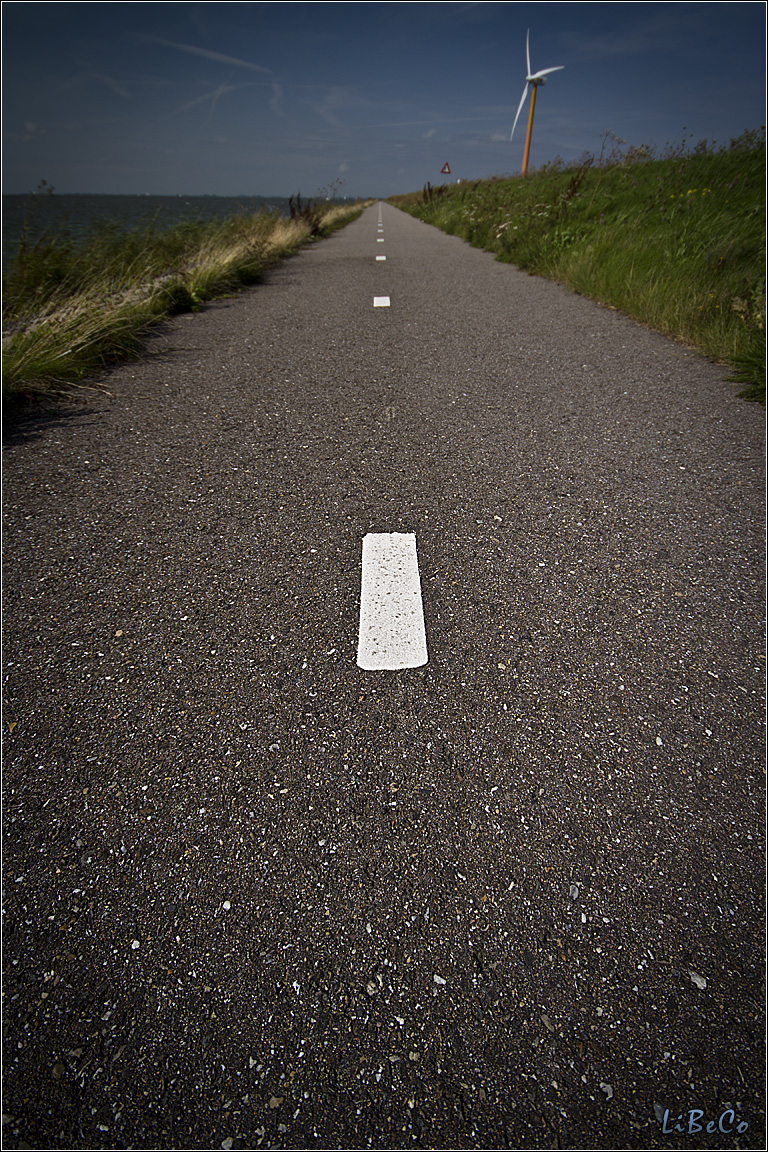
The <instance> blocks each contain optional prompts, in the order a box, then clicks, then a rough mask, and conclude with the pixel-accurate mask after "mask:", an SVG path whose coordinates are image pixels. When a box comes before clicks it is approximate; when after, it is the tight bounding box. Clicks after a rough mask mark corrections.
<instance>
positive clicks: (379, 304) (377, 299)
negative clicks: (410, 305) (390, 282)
mask: <svg viewBox="0 0 768 1152" xmlns="http://www.w3.org/2000/svg"><path fill="white" fill-rule="evenodd" d="M373 306H374V308H389V296H374V298H373Z"/></svg>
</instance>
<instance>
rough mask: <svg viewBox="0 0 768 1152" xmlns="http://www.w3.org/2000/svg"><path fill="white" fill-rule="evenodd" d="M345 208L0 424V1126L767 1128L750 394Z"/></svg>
mask: <svg viewBox="0 0 768 1152" xmlns="http://www.w3.org/2000/svg"><path fill="white" fill-rule="evenodd" d="M378 214H379V209H378V207H377V206H376V205H373V206H372V207H370V208H369V209H367V210H366V211H365V212H364V214H363V215H362V217H361V218H360V219H359V220H357V221H356V222H354V223H353V224H351V225H349V226H348V227H347V228H345V229H343V230H342V231H340V232H338V233H336V234H334V235H333V236H332V237H330V238H329V239H327V240H325V241H322V242H321V243H319V244H317V245H315V246H312V247H310V248H308V249H305V250H304V251H303V252H302V253H301V254H300V255H298V256H297V257H295V258H294V259H292V260H291V261H289V262H288V263H286V264H285V265H283V266H282V267H280V268H279V269H277V270H276V271H274V272H273V273H271V274H270V275H269V276H268V278H267V280H266V282H265V283H264V284H263V285H260V286H258V287H256V288H254V289H252V290H250V291H248V292H246V293H243V294H242V295H241V296H239V297H237V298H233V299H229V300H225V301H221V302H219V303H216V304H215V305H213V306H211V307H209V308H207V309H206V310H205V311H204V312H203V313H201V314H199V315H190V316H181V317H178V318H177V319H175V320H174V321H172V322H171V323H169V324H168V325H167V326H166V327H165V328H164V329H163V331H162V332H161V333H160V334H159V335H157V336H156V337H155V338H154V339H153V341H152V343H151V345H150V347H149V349H148V352H147V355H146V356H145V357H144V359H143V360H142V361H140V362H138V363H134V364H130V365H127V366H125V367H122V368H120V369H119V370H117V371H114V372H112V373H111V374H109V376H107V377H105V378H104V380H103V384H104V385H105V386H106V387H107V388H108V389H109V392H110V396H103V395H100V394H96V393H94V394H84V399H83V403H82V404H81V405H79V406H76V407H75V406H73V407H70V408H68V409H65V410H64V409H63V410H61V411H57V412H48V413H38V414H36V415H29V416H27V417H25V418H24V419H19V420H15V421H9V422H8V423H7V426H6V446H5V452H4V460H5V463H4V505H5V575H4V603H5V616H4V626H5V667H4V672H5V698H4V714H3V734H4V744H5V770H4V771H5V775H4V785H5V805H4V819H5V855H4V873H5V888H4V916H5V920H4V941H3V943H4V948H3V964H4V973H5V982H6V983H5V987H6V1003H5V1043H4V1053H3V1056H4V1066H5V1096H4V1105H3V1108H4V1120H3V1124H4V1130H3V1133H4V1135H3V1139H4V1147H7V1148H17V1147H19V1148H21V1147H32V1148H127V1147H132V1148H195V1149H196V1148H213V1149H218V1148H225V1149H226V1148H230V1147H232V1148H244V1147H248V1148H255V1147H263V1148H269V1147H273V1148H274V1147H286V1148H305V1147H308V1148H314V1147H318V1148H336V1147H338V1148H367V1147H374V1148H400V1147H406V1146H407V1147H411V1146H415V1147H427V1148H505V1147H513V1148H538V1147H546V1148H551V1147H561V1148H565V1147H573V1148H657V1147H658V1148H670V1147H672V1148H674V1147H680V1148H694V1147H718V1148H737V1147H740V1148H762V1147H764V1107H763V1104H764V1101H763V1086H764V1083H763V1067H764V1065H763V1051H762V1041H763V1029H764V1016H763V1007H762V976H763V955H762V952H763V936H762V904H763V892H764V880H763V860H764V839H763V832H764V827H763V786H764V743H763V717H764V701H763V695H762V693H763V686H764V647H763V636H764V622H763V621H764V613H763V603H764V600H763V589H762V574H763V541H762V529H763V524H764V519H763V517H764V475H763V460H764V455H763V451H764V449H763V416H764V413H763V411H762V409H760V408H758V407H757V406H755V405H751V404H747V403H745V402H744V401H742V400H739V399H738V398H737V396H736V389H735V388H734V386H733V385H731V384H727V383H725V381H724V377H725V375H726V373H725V370H723V369H720V368H717V367H716V366H713V365H712V364H709V363H708V362H706V361H705V360H703V359H702V358H700V357H698V356H696V355H694V354H692V353H690V352H688V351H686V350H685V349H683V348H681V347H679V346H676V345H674V344H672V343H670V342H669V341H667V340H665V339H664V338H662V337H661V336H659V335H657V334H655V333H653V332H650V331H647V330H645V329H644V328H642V327H640V326H638V325H636V324H634V323H633V322H631V321H629V320H628V319H626V318H625V317H623V316H622V315H620V314H619V313H617V312H615V311H611V310H608V309H605V308H601V307H599V306H598V305H596V304H594V303H591V302H589V301H586V300H584V299H581V298H579V297H578V296H575V295H573V294H571V293H569V292H567V291H566V290H564V289H562V288H560V287H558V286H556V285H553V284H550V283H547V282H545V281H542V280H539V279H535V278H532V277H529V276H527V275H525V274H524V273H522V272H520V271H518V270H517V269H515V268H513V267H511V266H508V265H502V264H498V263H496V262H495V261H494V259H493V258H492V256H490V255H488V254H486V253H483V252H479V251H477V250H475V249H472V248H470V247H468V246H467V245H465V244H463V243H462V242H461V241H460V240H458V239H456V238H454V237H449V236H446V235H444V234H442V233H440V232H438V231H436V230H434V229H431V228H430V227H428V226H427V225H425V224H422V223H420V222H418V221H415V220H413V219H412V218H410V217H408V216H406V215H404V214H402V213H400V212H398V211H397V210H395V209H394V208H392V207H389V206H388V205H384V206H383V212H382V220H383V233H381V234H380V233H378V231H377V221H378ZM380 235H381V236H383V243H379V242H378V239H379V236H380ZM379 255H386V260H385V261H377V260H376V256H379ZM379 295H388V296H389V297H390V306H389V307H388V308H374V307H373V298H374V296H379ZM368 532H407V533H415V535H416V543H417V551H418V562H419V569H420V575H421V588H422V599H423V606H424V618H425V624H426V635H427V646H428V663H427V664H426V665H424V666H423V667H421V668H413V669H407V670H402V671H363V670H362V669H360V668H359V667H358V666H357V663H356V651H357V641H358V634H357V633H358V614H359V601H360V566H361V547H362V539H363V537H364V535H365V534H366V533H368ZM665 1113H666V1124H665V1122H664V1117H665ZM691 1113H692V1115H691ZM698 1113H701V1115H698ZM679 1117H680V1119H678V1118H679ZM707 1124H710V1125H711V1126H712V1127H713V1128H714V1131H713V1132H712V1133H711V1134H708V1132H707V1128H706V1126H707ZM675 1125H677V1126H678V1130H677V1131H675V1130H674V1129H675ZM738 1125H741V1129H742V1130H741V1132H738V1131H737V1126H738ZM744 1125H747V1127H746V1128H744ZM697 1126H698V1127H699V1128H700V1129H701V1130H700V1131H697V1130H696V1129H697ZM680 1128H683V1129H684V1131H682V1132H681V1131H679V1129H680ZM665 1129H666V1130H665ZM670 1129H672V1131H671V1132H670Z"/></svg>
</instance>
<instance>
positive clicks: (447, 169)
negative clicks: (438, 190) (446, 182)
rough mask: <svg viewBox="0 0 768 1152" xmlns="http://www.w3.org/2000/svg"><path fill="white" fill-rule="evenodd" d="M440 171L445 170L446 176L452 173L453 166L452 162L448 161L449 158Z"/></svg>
mask: <svg viewBox="0 0 768 1152" xmlns="http://www.w3.org/2000/svg"><path fill="white" fill-rule="evenodd" d="M440 171H441V172H444V173H445V175H446V176H450V174H451V166H450V164H449V163H448V161H447V160H446V162H445V164H443V166H442V168H441V169H440Z"/></svg>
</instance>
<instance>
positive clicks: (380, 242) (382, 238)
mask: <svg viewBox="0 0 768 1152" xmlns="http://www.w3.org/2000/svg"><path fill="white" fill-rule="evenodd" d="M376 243H377V244H383V243H384V237H383V236H379V238H378V240H377V241H376Z"/></svg>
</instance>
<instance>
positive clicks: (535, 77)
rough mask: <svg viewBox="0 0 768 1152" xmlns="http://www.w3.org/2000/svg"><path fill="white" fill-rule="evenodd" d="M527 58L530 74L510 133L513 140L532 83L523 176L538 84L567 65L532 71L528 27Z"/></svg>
mask: <svg viewBox="0 0 768 1152" xmlns="http://www.w3.org/2000/svg"><path fill="white" fill-rule="evenodd" d="M525 58H526V62H527V64H528V74H527V76H526V78H525V88H523V97H522V100H521V101H520V104H519V107H518V109H517V116H515V122H514V124H513V125H512V131H511V132H510V134H509V138H510V140H511V139H512V137H513V136H514V134H515V128H517V122H518V120H519V119H520V113H521V112H522V110H523V104H525V98H526V96H527V95H528V85H529V84H530V86H531V88H532V92H531V110H530V112H529V113H528V135H527V136H526V138H525V152H524V153H523V169H522V172H521V173H520V174H521V176H525V175H527V173H528V154H529V153H530V151H531V133H532V131H533V110H534V108H535V107H536V89H537V88H538V86H539V85H540V84H546V80H545V77H546V76H548V75H549V73H550V72H562V70H563V68H564V67H565V65H564V64H558V65H557V67H556V68H542V69H541V71H540V72H533V73H531V30H530V28H529V29H528V35H527V36H526V38H525Z"/></svg>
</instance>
